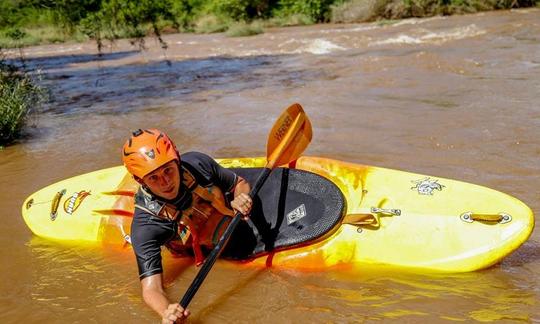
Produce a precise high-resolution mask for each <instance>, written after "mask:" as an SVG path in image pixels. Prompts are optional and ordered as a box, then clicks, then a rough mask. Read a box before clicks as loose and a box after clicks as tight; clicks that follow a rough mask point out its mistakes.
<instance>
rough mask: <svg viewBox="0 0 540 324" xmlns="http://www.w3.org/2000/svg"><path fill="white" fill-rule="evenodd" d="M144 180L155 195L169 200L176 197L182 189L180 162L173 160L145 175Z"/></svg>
mask: <svg viewBox="0 0 540 324" xmlns="http://www.w3.org/2000/svg"><path fill="white" fill-rule="evenodd" d="M142 181H143V182H144V184H145V185H146V186H147V187H148V188H149V189H150V191H152V192H153V193H154V194H155V195H157V196H159V197H161V198H164V199H167V200H171V199H174V198H176V196H177V195H178V190H180V171H179V170H178V164H177V163H176V161H171V162H169V163H167V164H165V165H163V166H161V167H160V168H158V169H156V170H154V171H152V172H150V173H149V174H147V175H145V176H144V178H143V179H142Z"/></svg>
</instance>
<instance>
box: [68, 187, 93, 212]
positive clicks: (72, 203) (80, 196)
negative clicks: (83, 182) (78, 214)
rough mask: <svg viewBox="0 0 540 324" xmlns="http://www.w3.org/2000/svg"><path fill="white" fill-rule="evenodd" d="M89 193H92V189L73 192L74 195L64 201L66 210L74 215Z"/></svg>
mask: <svg viewBox="0 0 540 324" xmlns="http://www.w3.org/2000/svg"><path fill="white" fill-rule="evenodd" d="M88 195H90V191H86V190H83V191H79V192H75V193H73V195H71V197H70V198H69V199H66V201H65V202H64V211H65V212H66V213H68V214H70V215H72V214H73V213H74V212H75V211H76V210H77V208H79V206H80V205H81V203H82V201H83V200H84V198H86V197H87V196H88Z"/></svg>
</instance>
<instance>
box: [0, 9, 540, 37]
mask: <svg viewBox="0 0 540 324" xmlns="http://www.w3.org/2000/svg"><path fill="white" fill-rule="evenodd" d="M535 5H540V0H160V1H158V0H3V1H0V46H4V47H14V46H17V44H18V45H22V46H26V45H34V44H37V43H51V42H63V41H66V40H75V41H80V40H85V39H89V38H90V39H95V40H96V41H97V42H98V45H100V46H101V44H102V42H103V40H112V39H116V38H125V37H127V38H134V39H138V40H140V41H142V38H143V37H144V36H147V35H150V34H152V35H155V36H157V38H158V39H159V40H160V41H161V44H162V46H163V47H165V46H166V44H165V43H164V42H163V41H162V40H161V33H162V32H163V31H166V32H169V31H172V32H198V33H213V32H223V31H227V30H229V29H233V30H232V31H230V32H229V33H228V34H229V35H251V34H253V33H255V32H257V33H258V32H260V29H259V28H254V27H253V25H252V23H253V22H254V21H264V23H262V25H265V26H276V25H277V26H286V25H294V24H310V23H317V22H328V21H332V22H360V21H369V20H378V19H399V18H407V17H421V16H431V15H438V14H443V15H447V14H454V13H468V12H476V11H482V10H491V9H504V8H516V7H529V6H535ZM240 25H241V26H243V28H239V26H240ZM260 25H261V24H259V26H260ZM239 30H244V31H247V32H238V31H239ZM13 36H16V37H18V40H17V42H18V43H17V44H15V43H14V41H13Z"/></svg>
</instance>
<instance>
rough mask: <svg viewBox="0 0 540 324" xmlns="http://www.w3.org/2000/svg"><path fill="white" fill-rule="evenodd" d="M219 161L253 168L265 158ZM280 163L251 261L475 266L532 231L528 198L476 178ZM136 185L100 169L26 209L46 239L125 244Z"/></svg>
mask: <svg viewBox="0 0 540 324" xmlns="http://www.w3.org/2000/svg"><path fill="white" fill-rule="evenodd" d="M218 162H219V163H220V164H221V165H223V166H225V167H228V168H239V169H238V170H240V171H242V170H243V169H246V174H247V175H249V174H251V173H256V170H254V171H249V172H248V171H247V170H249V169H250V168H261V167H264V165H265V163H266V158H238V159H220V160H218ZM279 170H280V171H278V172H277V173H276V175H275V176H274V178H275V180H274V181H270V182H269V183H268V184H265V186H266V187H267V189H266V190H265V189H264V186H263V189H262V190H261V192H262V193H260V194H259V195H261V197H260V199H258V200H260V204H261V206H262V207H261V208H260V210H261V213H262V214H263V218H261V219H258V218H255V219H253V220H252V221H251V223H250V224H251V225H250V226H252V228H253V229H254V231H255V232H256V233H257V240H256V241H254V243H253V249H251V250H249V251H248V252H247V253H244V254H242V256H241V257H238V258H240V259H247V260H248V261H250V262H251V263H252V264H261V265H270V264H271V265H273V266H278V267H284V268H294V269H308V270H324V269H328V268H335V267H347V268H362V267H367V266H370V267H372V266H391V267H401V268H403V267H404V268H414V269H423V270H429V271H445V272H466V271H474V270H478V269H482V268H486V267H489V266H491V265H493V264H495V263H497V262H499V261H500V260H501V259H502V258H504V257H505V256H507V255H508V254H510V253H511V252H512V251H514V250H515V249H517V248H518V247H519V246H520V245H521V244H523V243H524V242H525V241H526V240H527V239H528V237H529V236H530V234H531V232H532V230H533V228H534V216H533V213H532V211H531V210H530V208H528V207H527V206H526V205H525V204H524V203H522V202H521V201H519V200H517V199H516V198H513V197H511V196H508V195H506V194H504V193H501V192H498V191H495V190H492V189H489V188H485V187H482V186H478V185H474V184H469V183H464V182H460V181H455V180H449V179H444V178H438V177H433V176H425V175H420V174H414V173H409V172H403V171H397V170H390V169H384V168H378V167H372V166H365V165H360V164H352V163H347V162H342V161H337V160H332V159H326V158H318V157H301V158H300V159H298V160H297V161H296V162H295V163H294V166H290V168H287V169H279ZM275 172H276V171H274V172H273V173H275ZM241 175H242V176H244V175H243V174H242V173H241ZM137 189H138V184H137V183H136V182H135V181H134V180H133V179H132V177H131V176H130V175H129V174H128V173H127V171H126V169H125V168H124V167H123V166H118V167H113V168H109V169H104V170H100V171H95V172H91V173H88V174H84V175H80V176H77V177H73V178H70V179H66V180H63V181H60V182H58V183H55V184H53V185H50V186H48V187H46V188H43V189H41V190H39V191H38V192H36V193H34V194H32V195H31V196H30V197H28V198H27V199H26V200H25V202H24V204H23V206H22V215H23V218H24V221H25V222H26V224H27V225H28V227H29V228H30V230H31V231H32V232H33V233H34V234H35V235H38V236H41V237H45V238H49V239H54V240H70V241H91V242H99V243H102V244H107V245H108V244H128V243H129V241H130V239H129V231H130V224H131V219H132V214H133V208H134V207H133V195H134V193H135V192H136V191H137ZM276 197H277V198H276ZM326 197H333V198H331V199H330V198H326ZM303 199H305V202H304V200H303ZM340 199H341V200H342V201H341V200H340ZM327 200H329V201H327ZM263 207H264V208H263ZM252 217H254V216H252ZM257 217H260V216H257ZM264 217H266V219H264ZM260 224H266V225H268V227H269V228H268V231H266V232H265V231H264V230H261V228H260ZM265 233H266V234H265ZM269 233H270V234H271V235H270V234H269ZM269 237H271V239H270V238H269ZM270 240H271V242H270Z"/></svg>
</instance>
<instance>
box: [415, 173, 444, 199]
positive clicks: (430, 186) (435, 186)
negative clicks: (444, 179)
mask: <svg viewBox="0 0 540 324" xmlns="http://www.w3.org/2000/svg"><path fill="white" fill-rule="evenodd" d="M438 181H439V180H436V179H435V180H432V179H431V178H429V177H427V178H425V179H422V180H414V181H411V182H412V183H416V186H414V187H411V189H412V190H416V191H418V193H419V194H421V195H430V196H431V195H433V191H434V190H439V191H442V190H443V188H444V187H445V186H443V185H442V184H440V183H438Z"/></svg>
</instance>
